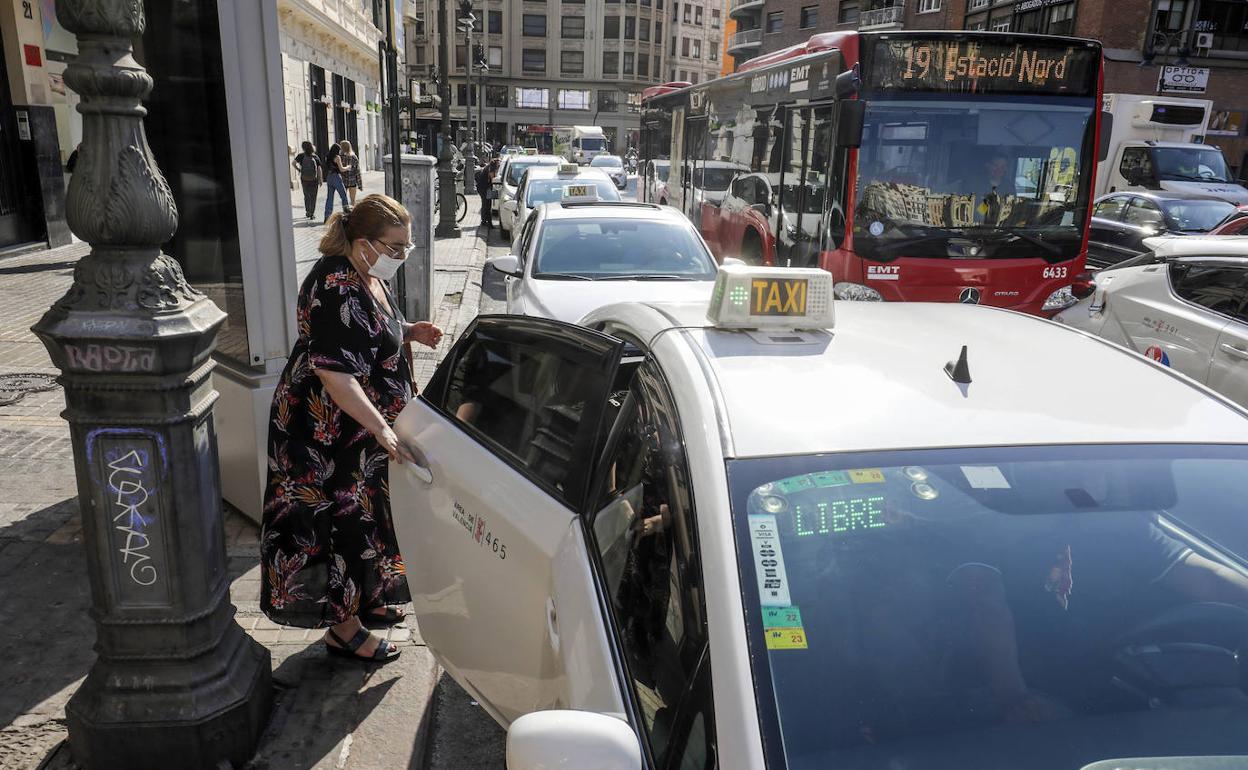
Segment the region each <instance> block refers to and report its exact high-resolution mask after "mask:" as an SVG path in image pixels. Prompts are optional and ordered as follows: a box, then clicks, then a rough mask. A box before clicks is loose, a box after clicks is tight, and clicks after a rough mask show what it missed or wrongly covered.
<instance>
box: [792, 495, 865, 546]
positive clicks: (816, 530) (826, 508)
mask: <svg viewBox="0 0 1248 770" xmlns="http://www.w3.org/2000/svg"><path fill="white" fill-rule="evenodd" d="M886 526H888V523H887V522H886V521H884V496H883V495H875V496H872V497H851V498H849V499H847V500H833V501H832V502H830V503H815V504H814V505H809V504H807V505H795V506H793V530H794V532H795V533H796V535H797V536H798V537H809V536H811V535H827V534H841V533H844V532H856V531H859V530H866V529H879V528H880V527H886Z"/></svg>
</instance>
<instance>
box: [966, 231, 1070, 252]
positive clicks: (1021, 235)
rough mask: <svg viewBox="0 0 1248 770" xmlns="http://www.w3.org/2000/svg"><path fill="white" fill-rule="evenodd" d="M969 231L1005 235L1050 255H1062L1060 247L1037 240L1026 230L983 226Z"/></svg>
mask: <svg viewBox="0 0 1248 770" xmlns="http://www.w3.org/2000/svg"><path fill="white" fill-rule="evenodd" d="M971 231H972V232H977V233H993V232H997V233H1005V234H1006V235H1012V236H1014V237H1015V238H1018V239H1020V240H1024V241H1027V242H1028V243H1030V244H1032V245H1033V246H1039V247H1040V248H1042V249H1044V250H1046V251H1048V252H1049V253H1050V254H1062V253H1063V252H1062V247H1060V246H1055V245H1053V244H1052V243H1049V242H1048V241H1045V240H1043V239H1041V238H1037V237H1036V236H1034V235H1032V234H1030V233H1028V232H1027V231H1026V230H1021V229H1019V228H1017V227H1008V226H1006V225H991V226H984V227H974V228H971Z"/></svg>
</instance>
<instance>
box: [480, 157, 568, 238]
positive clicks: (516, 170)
mask: <svg viewBox="0 0 1248 770" xmlns="http://www.w3.org/2000/svg"><path fill="white" fill-rule="evenodd" d="M561 163H563V159H562V158H560V157H559V156H557V155H532V154H529V153H525V154H524V155H508V156H507V157H505V158H503V162H502V165H500V166H499V167H498V175H497V176H496V177H494V189H495V190H497V191H498V194H497V195H495V196H494V203H493V207H494V210H495V211H497V212H498V226H499V229H501V230H502V231H503V235H506V236H510V235H511V222H510V221H509V220H507V219H505V218H504V217H503V204H505V203H506V202H507V201H509V200H511V199H512V198H514V197H515V196H516V188H517V187H519V186H520V177H521V176H522V175H523V174H524V172H525V170H526V169H529V168H532V167H533V166H558V165H559V164H561Z"/></svg>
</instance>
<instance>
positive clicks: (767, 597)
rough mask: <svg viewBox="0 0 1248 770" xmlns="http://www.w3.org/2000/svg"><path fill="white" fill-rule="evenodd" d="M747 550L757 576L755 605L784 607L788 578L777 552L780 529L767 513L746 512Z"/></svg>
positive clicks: (779, 554)
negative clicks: (747, 513) (757, 601)
mask: <svg viewBox="0 0 1248 770" xmlns="http://www.w3.org/2000/svg"><path fill="white" fill-rule="evenodd" d="M748 518H749V525H750V550H751V551H753V553H754V572H755V574H756V575H757V577H758V598H759V604H761V605H762V606H764V607H788V606H790V605H791V604H793V602H792V600H791V599H790V598H789V577H788V574H787V573H786V572H785V569H784V554H783V553H781V551H780V531H779V529H778V528H777V527H776V517H775V516H772V515H771V514H764V513H753V514H750V516H749V517H748Z"/></svg>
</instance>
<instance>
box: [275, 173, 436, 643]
mask: <svg viewBox="0 0 1248 770" xmlns="http://www.w3.org/2000/svg"><path fill="white" fill-rule="evenodd" d="M410 238H411V216H410V215H409V214H408V212H407V209H405V208H403V206H402V205H400V204H399V203H398V202H397V201H395V200H394V199H393V198H389V197H387V196H384V195H377V194H374V195H369V196H367V197H365V198H363V199H362V200H361V201H360V202H359V204H358V205H356V206H353V207H352V208H350V209H349V210H348V211H346V212H338V213H335V214H334V215H333V217H332V218H331V219H330V221H329V226H328V228H327V229H326V232H325V235H324V237H323V238H322V239H321V243H320V252H321V254H322V256H321V258H320V260H319V261H318V262H317V263H316V265H315V266H313V268H312V271H311V273H310V274H309V275H308V277H307V278H306V279H305V280H304V282H303V286H302V287H301V288H300V290H299V302H298V311H297V319H298V327H299V338H298V340H297V341H296V342H295V346H294V349H293V350H292V351H291V354H290V359H289V360H288V362H287V364H286V368H285V370H284V371H283V372H282V376H281V380H280V381H279V382H278V385H277V390H276V392H275V393H274V395H273V407H272V410H271V412H270V418H269V440H268V463H269V475H268V484H267V486H266V489H265V495H264V516H263V529H262V533H261V546H260V560H261V572H262V584H261V597H260V603H261V608H262V609H263V610H264V613H265V615H267V616H268V617H269V618H270V619H271V620H273V622H275V623H279V624H281V625H286V626H296V627H300V628H324V629H326V632H325V637H324V644H325V647H326V648H327V650H328V651H329V652H330V653H331V654H333V655H339V656H343V657H348V658H354V659H356V660H362V661H373V662H385V661H389V660H393V659H394V658H396V657H398V655H399V650H398V648H396V647H395V646H394V645H392V644H390V643H389V642H386V641H384V640H382V639H380V638H378V637H376V636H374V635H372V634H370V633H369V632H368V631H367V630H366V628H365V627H366V626H369V627H374V628H376V627H382V626H387V625H393V624H395V623H397V622H399V621H401V620H402V619H403V613H402V609H401V608H402V605H404V604H406V603H407V602H408V601H409V600H410V598H411V597H410V595H409V593H408V588H407V579H406V576H405V569H404V564H403V558H402V556H401V555H400V554H399V551H398V544H397V542H396V540H395V534H394V524H393V521H392V519H391V514H390V500H389V497H388V491H387V490H388V489H389V478H388V476H389V461H390V460H395V461H403V462H411V461H412V458H411V456H410V454H409V453H408V451H407V449H406V448H405V447H404V446H403V445H402V444H401V443H399V439H398V437H396V436H395V434H394V430H393V429H392V427H391V426H392V425H393V423H394V420H395V418H397V417H398V416H399V412H400V411H402V409H403V407H404V406H406V404H407V402H408V401H409V400H410V399H411V398H412V395H413V391H412V372H411V362H410V359H409V357H408V355H409V351H408V347H407V345H408V343H409V342H419V343H421V344H423V345H427V346H429V347H435V346H436V345H437V344H438V342H439V341H440V340H441V338H442V331H441V330H440V329H438V327H436V326H434V325H433V324H431V323H429V322H427V321H421V322H418V323H414V324H413V323H407V321H406V320H404V318H403V314H402V311H401V310H400V309H399V304H398V302H397V301H396V300H395V299H394V295H393V294H392V293H391V292H390V289H389V287H388V286H387V281H389V280H390V279H391V278H393V277H394V275H395V274H396V273H397V272H398V269H399V267H400V266H402V264H403V261H404V260H405V259H406V257H407V253H408V250H409V247H410V244H409V240H410Z"/></svg>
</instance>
